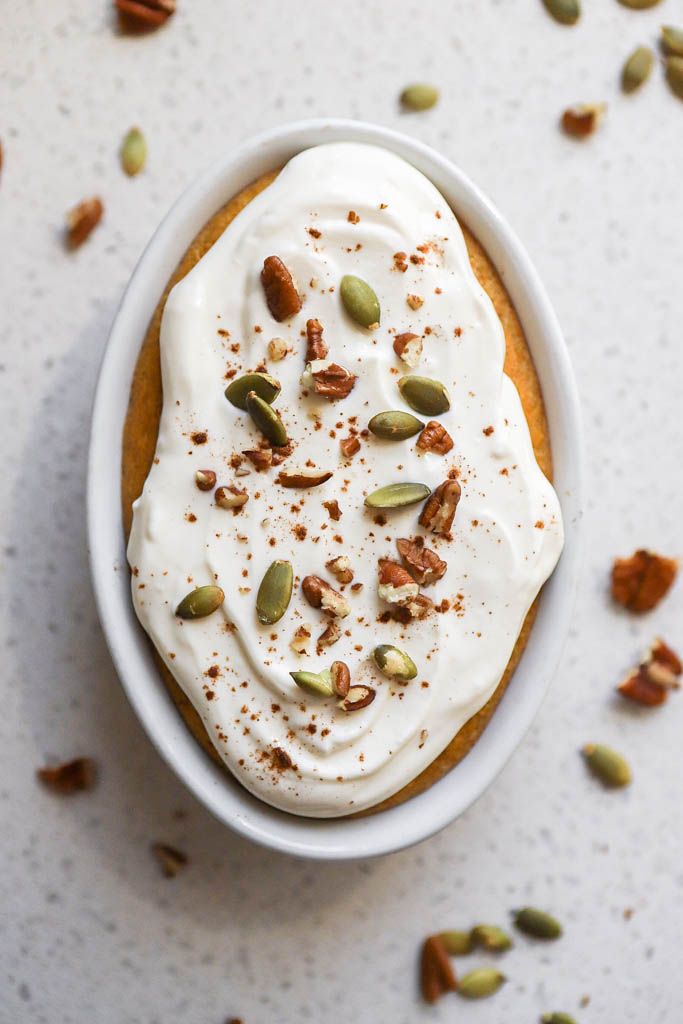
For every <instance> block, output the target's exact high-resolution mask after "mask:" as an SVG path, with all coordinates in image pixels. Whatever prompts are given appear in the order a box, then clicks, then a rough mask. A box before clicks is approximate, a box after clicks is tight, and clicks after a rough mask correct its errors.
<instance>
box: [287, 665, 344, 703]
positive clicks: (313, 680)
mask: <svg viewBox="0 0 683 1024" xmlns="http://www.w3.org/2000/svg"><path fill="white" fill-rule="evenodd" d="M289 674H290V676H291V677H292V679H293V680H294V682H295V683H296V685H297V686H298V687H300V688H301V689H302V690H305V691H306V693H310V694H312V695H313V696H314V697H332V696H333V695H334V687H333V686H332V674H331V672H330V670H329V669H327V668H326V669H323V671H322V672H290V673H289Z"/></svg>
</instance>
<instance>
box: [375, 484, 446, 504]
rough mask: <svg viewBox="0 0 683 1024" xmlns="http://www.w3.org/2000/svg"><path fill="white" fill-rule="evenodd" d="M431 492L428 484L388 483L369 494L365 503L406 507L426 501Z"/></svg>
mask: <svg viewBox="0 0 683 1024" xmlns="http://www.w3.org/2000/svg"><path fill="white" fill-rule="evenodd" d="M430 494H431V491H430V489H429V487H427V485H426V484H412V483H401V484H387V486H386V487H379V488H378V489H377V490H376V491H373V492H372V494H368V496H367V498H366V499H365V504H366V505H367V507H368V508H387V509H388V508H405V507H406V506H407V505H415V504H416V503H417V502H418V501H424V499H425V498H428V497H429V495H430Z"/></svg>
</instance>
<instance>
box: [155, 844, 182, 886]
mask: <svg viewBox="0 0 683 1024" xmlns="http://www.w3.org/2000/svg"><path fill="white" fill-rule="evenodd" d="M151 849H152V853H153V854H154V856H155V857H156V859H157V862H158V864H159V867H160V868H161V873H162V874H163V876H164V878H175V876H176V875H177V874H178V873H179V872H180V871H182V870H183V868H184V867H186V865H187V854H185V853H183V852H182V850H177V849H176V848H175V846H169V845H168V843H152V847H151Z"/></svg>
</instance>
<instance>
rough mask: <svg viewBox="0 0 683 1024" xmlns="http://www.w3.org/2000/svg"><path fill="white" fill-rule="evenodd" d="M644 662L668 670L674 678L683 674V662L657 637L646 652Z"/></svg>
mask: <svg viewBox="0 0 683 1024" xmlns="http://www.w3.org/2000/svg"><path fill="white" fill-rule="evenodd" d="M645 661H649V662H650V663H654V664H656V665H658V666H661V667H662V668H663V669H668V671H669V672H671V673H673V675H674V676H680V675H682V674H683V662H682V661H681V659H680V658H679V657H678V655H677V654H676V652H675V651H673V650H672V649H671V648H670V647H669V646H668V645H667V644H665V643H664V641H663V640H662V639H660V638H659V637H657V639H656V640H655V641H654V643H653V644H652V646H651V647H650V649H649V651H648V652H647V655H646V657H645Z"/></svg>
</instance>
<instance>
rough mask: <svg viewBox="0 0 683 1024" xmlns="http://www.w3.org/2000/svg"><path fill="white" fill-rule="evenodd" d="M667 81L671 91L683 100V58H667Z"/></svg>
mask: <svg viewBox="0 0 683 1024" xmlns="http://www.w3.org/2000/svg"><path fill="white" fill-rule="evenodd" d="M666 80H667V82H668V83H669V86H670V88H671V91H672V92H674V93H675V94H676V96H678V97H679V99H682V100H683V57H668V58H667V62H666Z"/></svg>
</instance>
